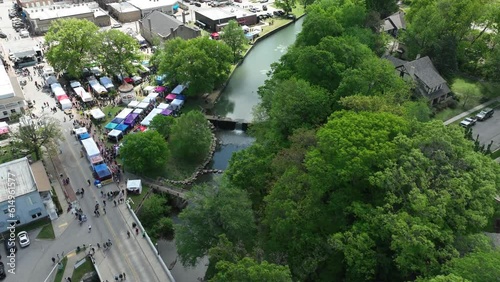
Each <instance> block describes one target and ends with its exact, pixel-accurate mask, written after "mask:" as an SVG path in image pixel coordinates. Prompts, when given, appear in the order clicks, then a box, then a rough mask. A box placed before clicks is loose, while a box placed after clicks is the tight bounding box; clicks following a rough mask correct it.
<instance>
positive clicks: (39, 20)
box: [23, 2, 111, 34]
mask: <svg viewBox="0 0 500 282" xmlns="http://www.w3.org/2000/svg"><path fill="white" fill-rule="evenodd" d="M23 11H24V13H25V14H26V20H27V21H28V22H29V24H30V26H31V31H32V32H34V33H35V34H42V33H45V32H47V31H48V30H49V28H50V25H51V24H52V21H54V20H57V19H66V18H76V19H85V20H88V21H91V22H93V23H95V24H96V25H98V26H108V25H110V24H111V20H110V18H109V15H108V14H107V13H106V12H105V11H103V10H102V9H101V8H99V5H98V4H97V3H96V2H88V3H81V4H54V5H49V6H41V7H35V8H26V9H23Z"/></svg>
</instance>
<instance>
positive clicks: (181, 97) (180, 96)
mask: <svg viewBox="0 0 500 282" xmlns="http://www.w3.org/2000/svg"><path fill="white" fill-rule="evenodd" d="M175 99H177V100H182V101H185V100H186V96H184V95H180V94H179V95H177V96H176V97H175Z"/></svg>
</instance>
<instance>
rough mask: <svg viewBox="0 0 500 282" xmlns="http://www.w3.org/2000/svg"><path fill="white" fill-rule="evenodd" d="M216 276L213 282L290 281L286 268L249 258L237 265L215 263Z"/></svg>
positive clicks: (290, 276) (290, 277)
mask: <svg viewBox="0 0 500 282" xmlns="http://www.w3.org/2000/svg"><path fill="white" fill-rule="evenodd" d="M216 267H217V270H218V272H217V275H216V276H215V277H214V278H213V279H211V280H210V281H213V282H219V281H220V282H225V281H247V282H288V281H290V282H291V281H292V275H291V274H290V270H289V269H288V267H286V266H280V265H275V264H270V263H268V262H266V261H263V262H261V263H257V262H256V261H254V260H253V259H251V258H248V257H247V258H244V259H242V260H240V261H238V263H232V262H226V261H221V262H218V263H217V266H216Z"/></svg>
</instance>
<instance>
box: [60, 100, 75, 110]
mask: <svg viewBox="0 0 500 282" xmlns="http://www.w3.org/2000/svg"><path fill="white" fill-rule="evenodd" d="M59 103H61V109H63V110H69V109H71V108H72V107H73V103H71V101H70V100H69V99H62V100H60V101H59Z"/></svg>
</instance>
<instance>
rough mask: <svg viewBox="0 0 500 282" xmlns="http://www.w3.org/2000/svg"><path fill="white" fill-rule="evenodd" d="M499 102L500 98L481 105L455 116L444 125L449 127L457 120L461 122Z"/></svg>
mask: <svg viewBox="0 0 500 282" xmlns="http://www.w3.org/2000/svg"><path fill="white" fill-rule="evenodd" d="M498 101H500V97H498V98H495V99H493V100H489V101H488V102H486V103H484V104H481V105H479V106H475V107H474V108H472V109H470V110H468V111H465V112H463V113H461V114H459V115H457V116H454V117H452V118H450V119H449V120H447V121H445V122H444V125H449V124H450V123H454V122H455V121H457V120H461V119H463V118H465V117H467V116H468V115H470V114H471V113H473V112H477V111H479V110H481V109H482V108H485V107H487V106H489V105H491V104H493V103H495V102H498Z"/></svg>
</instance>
